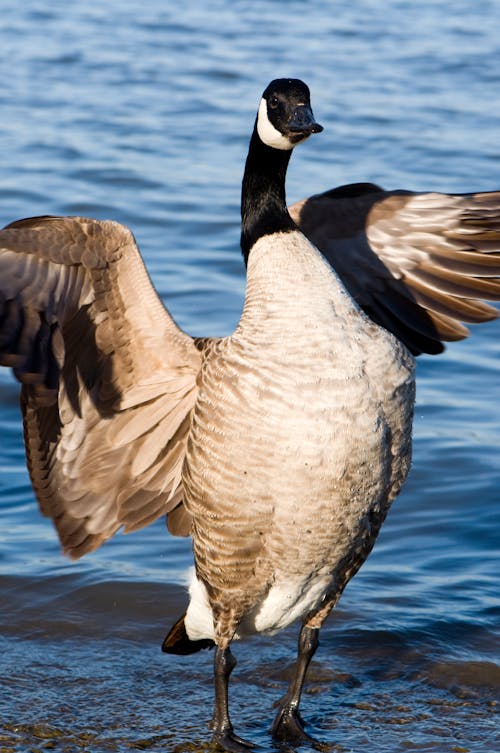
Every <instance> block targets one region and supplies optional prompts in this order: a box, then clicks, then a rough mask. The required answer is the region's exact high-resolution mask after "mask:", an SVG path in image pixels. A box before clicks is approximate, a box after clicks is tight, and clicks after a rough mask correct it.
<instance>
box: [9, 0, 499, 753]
mask: <svg viewBox="0 0 500 753" xmlns="http://www.w3.org/2000/svg"><path fill="white" fill-rule="evenodd" d="M9 5H10V10H9V9H8V8H3V9H2V24H1V27H0V41H1V47H2V54H1V56H0V71H1V81H2V86H1V87H0V105H1V112H2V120H1V128H0V146H1V150H0V153H1V155H2V159H1V165H0V222H1V223H2V224H4V223H7V222H9V221H11V220H13V219H15V218H19V217H23V216H29V215H34V214H47V213H62V214H87V215H91V216H94V217H99V218H112V219H116V220H119V221H120V222H124V223H126V224H127V225H129V226H130V227H131V228H132V229H133V231H134V233H135V235H136V237H137V240H138V242H139V244H140V246H141V249H142V251H143V254H144V257H145V259H146V262H147V264H148V268H149V269H150V271H151V274H152V277H153V280H154V282H155V284H156V286H157V288H158V290H159V292H160V293H161V295H162V297H163V298H164V300H165V302H166V303H167V304H168V306H169V308H170V310H171V312H172V313H173V315H174V316H175V317H176V319H177V321H178V322H179V324H181V326H183V327H184V328H185V329H186V330H187V331H188V332H190V333H191V334H225V333H228V332H230V331H231V330H232V328H233V327H234V325H235V323H236V322H237V321H238V318H239V314H240V311H241V305H242V296H243V291H244V267H243V263H242V260H241V257H240V253H239V250H238V239H239V227H238V223H239V192H240V180H241V174H242V169H243V163H244V159H245V154H246V148H247V144H248V138H249V134H250V130H251V127H252V125H253V119H254V117H255V109H256V105H257V103H258V101H259V98H260V94H261V92H262V90H263V88H264V87H265V86H266V84H267V83H268V81H269V80H270V79H271V78H275V77H277V76H282V75H283V76H298V77H301V78H303V79H305V80H306V81H307V82H308V83H309V84H310V87H311V90H312V97H313V100H312V101H313V106H314V110H315V114H316V116H317V117H318V120H319V121H320V122H321V123H323V125H324V126H325V132H324V133H323V134H322V135H321V137H317V138H316V139H314V140H311V142H310V143H307V144H306V145H304V146H303V147H301V148H300V149H298V150H297V151H296V153H295V154H294V156H293V159H292V164H291V168H290V171H289V179H288V196H289V199H290V200H296V199H299V198H301V197H302V196H307V195H309V194H311V193H314V192H318V191H320V190H323V189H327V188H330V187H332V186H334V185H338V184H341V183H346V182H353V181H358V180H371V181H374V182H377V183H381V184H382V185H384V186H386V187H388V188H410V189H415V190H444V191H458V192H460V191H469V190H488V189H497V188H500V146H499V143H500V142H499V133H500V73H499V67H498V61H499V60H500V37H499V34H498V29H499V28H500V6H499V4H498V3H496V2H494V1H493V0H492V2H486V1H485V0H481V2H478V3H470V2H465V0H457V1H456V2H454V3H443V2H438V0H421V2H419V3H414V2H410V1H409V0H387V2H386V3H383V4H382V3H378V2H375V1H374V0H371V1H370V0H360V1H359V2H350V3H345V2H343V1H342V0H340V1H339V2H335V3H333V2H328V1H327V0H318V1H311V2H305V1H304V2H298V1H297V2H294V1H293V0H289V1H288V2H286V1H283V2H269V1H266V2H264V0H253V1H252V2H242V1H241V0H235V1H234V2H230V1H229V0H225V1H223V0H213V2H209V3H200V2H195V1H194V0H184V2H183V3H182V4H177V3H167V2H159V1H158V0H151V1H150V2H149V3H141V4H139V3H136V2H134V3H133V2H130V0H120V1H119V0H103V1H102V2H101V3H65V2H62V1H61V0H53V1H52V2H50V3H42V2H39V1H37V0H26V2H24V3H22V4H14V3H11V4H9ZM499 380H500V325H499V323H498V322H493V323H490V324H488V325H484V326H482V327H480V328H478V329H476V330H475V331H474V332H473V337H472V338H471V339H470V340H469V341H467V342H465V343H458V344H455V345H453V346H451V347H449V348H448V350H447V352H446V353H445V355H444V356H441V357H439V358H435V359H432V358H423V359H421V360H420V362H419V391H418V405H417V410H416V418H415V453H414V465H413V470H412V473H411V475H410V479H409V481H408V483H407V485H406V487H405V489H404V491H403V493H402V494H401V496H400V497H399V499H398V501H397V502H396V504H395V505H394V507H393V509H392V511H391V514H390V515H389V518H388V520H387V522H386V524H385V527H384V529H383V531H382V533H381V535H380V537H379V541H378V543H377V545H376V547H375V550H374V553H373V554H372V556H371V557H370V559H369V561H368V562H367V563H366V565H365V566H364V567H363V569H362V571H361V572H360V573H359V574H358V576H356V578H355V579H354V580H353V581H352V583H351V584H350V585H349V586H348V588H347V590H346V593H345V594H344V596H343V598H342V600H341V603H340V606H339V608H338V609H337V611H336V613H335V614H334V615H332V617H331V618H330V620H329V622H328V624H327V626H326V627H325V629H324V631H323V635H322V643H321V647H320V649H319V651H318V653H317V655H316V657H315V660H314V662H313V665H312V668H311V673H310V678H309V683H308V686H307V691H306V693H305V698H304V708H303V711H304V716H305V717H306V719H309V720H310V721H311V723H312V727H313V730H314V732H315V734H316V735H317V736H318V737H320V738H322V739H323V740H326V741H329V742H331V743H332V745H333V746H334V750H338V751H355V752H358V751H359V752H361V751H367V752H368V751H370V753H375V752H376V753H385V752H387V753H400V751H420V752H421V751H429V752H430V751H432V752H435V753H451V752H452V751H455V753H467V752H468V751H470V752H472V751H473V752H474V753H495V752H497V751H499V750H500V737H499V732H498V708H499V707H498V702H499V700H500V698H499V696H500V692H499V691H500V666H499V656H498V653H499V644H498V638H499V623H500V606H499V576H498V573H499V571H500V562H499V560H500V558H499V548H500V547H499V533H498V531H499V504H498V502H499V496H500V492H499V488H500V457H499V452H500V429H499V418H500V407H499V405H500V403H499V398H500V389H499ZM17 401H18V389H17V386H16V384H15V382H14V380H13V379H12V378H11V376H10V374H9V372H8V371H7V370H1V371H0V437H1V442H0V469H1V475H0V511H1V529H0V623H1V636H0V655H1V659H0V677H1V687H0V752H1V753H7V751H8V752H9V753H11V752H13V751H16V753H17V752H18V751H23V752H24V751H34V752H37V753H38V751H45V750H56V751H67V752H68V753H73V752H74V751H78V750H85V751H92V753H101V751H128V750H151V751H176V752H178V753H180V752H181V751H183V752H184V751H185V752H187V751H205V750H208V749H209V746H208V745H207V740H208V739H209V732H208V730H207V726H206V723H207V720H208V719H209V717H210V714H211V705H212V685H211V683H212V680H211V662H212V655H211V653H204V654H199V655H196V656H194V657H190V658H189V657H188V658H185V659H183V658H175V657H174V658H171V657H167V656H165V655H163V654H161V653H160V651H159V646H160V644H161V641H162V639H163V637H164V635H165V633H166V631H167V630H168V629H169V627H170V626H171V624H172V622H173V620H174V619H176V618H177V617H178V616H179V614H180V613H181V611H182V610H183V608H184V605H185V603H186V595H185V589H184V582H185V576H186V571H187V569H188V567H189V566H190V563H191V554H190V546H189V542H188V541H185V540H174V539H172V538H170V537H169V536H168V535H167V534H166V531H165V527H164V523H163V522H162V521H158V522H157V523H156V524H155V525H153V526H151V527H149V528H148V529H146V530H144V531H142V532H139V533H136V534H134V535H133V536H122V535H117V536H116V537H115V539H114V540H113V541H111V542H109V543H107V544H106V545H105V546H104V547H103V548H102V549H101V550H100V551H98V552H96V553H94V554H93V555H91V556H90V557H88V558H86V559H84V560H82V561H79V562H77V563H70V562H69V561H67V560H66V559H64V558H63V557H62V556H61V555H60V553H59V545H58V542H57V539H56V536H55V533H54V531H53V529H52V527H51V525H50V523H49V522H47V521H46V520H44V519H42V518H41V517H40V516H39V514H38V510H37V505H36V503H35V500H34V498H33V494H32V492H31V489H30V485H29V481H28V477H27V473H26V470H25V465H24V454H23V446H22V437H21V422H20V414H19V410H18V407H17ZM295 642H296V629H295V628H291V629H289V630H286V631H284V632H283V633H281V634H280V635H278V636H276V637H275V638H255V639H253V640H252V641H250V642H248V643H244V644H241V645H238V646H236V647H235V653H236V656H237V658H238V660H239V663H238V667H237V669H236V670H235V672H234V675H233V681H232V688H231V690H232V692H231V704H232V710H233V716H234V720H235V722H236V723H237V725H238V731H240V732H241V734H243V735H244V736H246V737H249V738H251V739H253V740H254V741H255V742H256V743H257V744H258V746H259V749H260V750H268V749H269V737H268V730H269V727H270V723H271V720H272V715H273V709H272V704H273V702H274V701H275V700H276V699H277V698H279V697H280V695H281V694H282V693H283V691H284V689H285V686H286V678H287V674H288V672H289V669H290V666H291V663H292V661H293V658H294V654H295Z"/></svg>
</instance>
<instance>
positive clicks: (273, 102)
mask: <svg viewBox="0 0 500 753" xmlns="http://www.w3.org/2000/svg"><path fill="white" fill-rule="evenodd" d="M278 105H279V100H278V97H271V99H270V100H269V107H270V108H271V109H272V110H276V108H277V107H278Z"/></svg>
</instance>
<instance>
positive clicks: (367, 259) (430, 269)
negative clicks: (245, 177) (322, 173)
mask: <svg viewBox="0 0 500 753" xmlns="http://www.w3.org/2000/svg"><path fill="white" fill-rule="evenodd" d="M290 213H291V215H292V217H293V218H294V220H295V221H296V222H297V224H298V225H299V226H300V228H301V229H302V231H303V232H304V233H305V234H306V235H307V236H308V237H309V238H310V240H311V241H312V242H313V243H314V244H315V245H316V246H317V247H318V248H319V249H320V250H321V251H322V252H323V254H324V255H325V256H326V258H327V259H328V260H329V262H330V263H331V265H332V267H333V268H334V269H335V271H336V272H337V274H338V275H339V277H340V278H341V279H342V281H343V283H344V285H345V286H346V288H347V289H348V290H349V292H350V293H351V295H352V296H353V298H354V299H355V300H356V301H357V302H358V303H359V305H360V306H361V307H362V308H363V309H364V311H365V312H366V313H367V314H368V315H369V316H370V317H371V318H372V319H373V320H374V321H375V322H377V324H380V325H382V326H383V327H385V328H386V329H388V330H389V331H391V332H392V333H393V334H395V335H396V337H398V338H399V339H400V340H402V341H403V342H404V343H405V345H406V346H407V347H408V348H409V349H410V350H411V351H412V352H413V353H414V354H416V355H418V354H419V353H422V352H425V353H440V352H441V351H442V349H443V348H442V344H441V343H442V342H443V341H448V340H450V341H451V340H460V339H462V338H464V337H467V335H468V334H469V331H468V330H467V328H466V327H464V326H463V325H462V324H461V323H460V322H470V323H479V322H485V321H489V320H491V319H495V318H496V317H497V316H498V311H497V309H496V308H494V307H493V306H491V305H488V304H487V303H483V301H484V300H489V301H498V300H500V192H496V191H494V192H489V193H478V194H461V195H460V194H459V195H452V194H438V193H421V194H418V193H411V192H409V191H384V190H382V189H381V188H379V187H378V186H375V185H373V184H354V185H352V186H345V187H341V188H339V189H334V190H332V191H327V192H326V193H323V194H318V195H317V196H312V197H311V198H310V199H306V200H305V201H302V202H299V203H298V204H295V205H293V206H292V207H291V208H290Z"/></svg>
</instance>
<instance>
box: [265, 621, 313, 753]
mask: <svg viewBox="0 0 500 753" xmlns="http://www.w3.org/2000/svg"><path fill="white" fill-rule="evenodd" d="M318 634H319V628H311V627H307V626H306V625H303V626H302V629H301V631H300V635H299V649H298V655H297V664H296V665H295V672H294V675H293V677H292V679H291V682H290V686H289V688H288V691H287V693H286V695H285V696H284V698H283V699H282V700H281V701H280V704H279V711H278V713H277V715H276V718H275V720H274V724H273V728H272V734H273V738H274V740H276V741H277V742H286V743H290V744H292V745H300V744H301V743H308V744H309V745H312V746H313V747H316V748H318V747H320V743H318V742H317V741H316V740H314V738H312V737H311V736H310V735H308V734H307V732H305V730H304V726H303V721H302V717H301V716H300V713H299V704H300V697H301V695H302V688H303V685H304V679H305V676H306V672H307V668H308V666H309V663H310V661H311V659H312V657H313V656H314V652H315V651H316V649H317V648H318V645H319V639H318Z"/></svg>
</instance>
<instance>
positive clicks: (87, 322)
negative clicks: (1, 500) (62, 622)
mask: <svg viewBox="0 0 500 753" xmlns="http://www.w3.org/2000/svg"><path fill="white" fill-rule="evenodd" d="M200 362H201V354H200V352H199V350H198V349H197V348H196V347H195V345H194V343H193V340H192V339H191V338H190V337H188V336H187V335H186V334H185V333H184V332H182V331H181V330H180V329H179V328H178V327H177V325H176V324H175V323H174V321H173V320H172V318H171V317H170V315H169V314H168V312H167V311H166V309H165V308H164V306H163V304H162V303H161V301H160V299H159V298H158V296H157V294H156V292H155V290H154V288H153V286H152V284H151V281H150V279H149V277H148V274H147V272H146V269H145V267H144V264H143V261H142V259H141V257H140V254H139V251H138V249H137V246H136V244H135V241H134V238H133V236H132V234H131V233H130V231H129V230H128V229H127V228H125V227H123V226H122V225H119V224H117V223H112V222H98V221H95V220H87V219H84V218H57V217H42V218H31V219H28V220H21V221H18V222H15V223H13V224H11V225H9V226H8V227H7V228H5V229H4V230H2V231H0V363H1V364H2V365H6V366H12V367H13V369H14V373H15V375H16V377H17V378H18V379H19V380H20V381H21V382H22V384H23V388H22V409H23V418H24V436H25V443H26V452H27V460H28V467H29V471H30V475H31V479H32V482H33V487H34V489H35V493H36V495H37V498H38V500H39V504H40V508H41V511H42V512H43V513H44V514H45V515H47V516H49V517H51V518H52V519H53V520H54V523H55V525H56V528H57V531H58V533H59V537H60V539H61V542H62V544H63V547H64V549H65V551H66V552H68V553H69V554H70V555H71V556H72V557H79V556H81V555H82V554H85V553H86V552H88V551H91V550H92V549H95V548H96V547H98V546H99V545H100V544H101V543H102V542H103V541H104V540H106V539H107V538H109V537H110V536H112V535H113V534H114V533H115V531H116V530H117V529H118V528H120V527H121V526H124V527H125V530H135V529H136V528H139V527H141V526H143V525H146V524H147V523H149V522H150V521H151V520H153V519H155V518H156V517H158V516H159V515H162V514H163V513H165V512H168V511H169V510H173V509H175V507H176V506H178V505H179V504H180V503H181V502H182V488H181V470H182V464H183V459H184V452H185V445H186V439H187V433H188V430H189V415H190V411H191V408H192V406H193V404H194V401H195V398H196V394H197V388H196V376H197V373H198V370H199V367H200ZM183 520H184V526H183V531H182V532H183V533H185V532H186V528H187V527H188V526H187V523H186V520H185V516H183Z"/></svg>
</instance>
